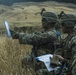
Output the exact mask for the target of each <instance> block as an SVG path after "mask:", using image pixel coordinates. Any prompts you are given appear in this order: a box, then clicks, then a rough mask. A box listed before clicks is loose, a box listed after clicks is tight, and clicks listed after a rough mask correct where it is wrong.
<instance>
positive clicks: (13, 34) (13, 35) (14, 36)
mask: <svg viewBox="0 0 76 75" xmlns="http://www.w3.org/2000/svg"><path fill="white" fill-rule="evenodd" d="M10 32H11V36H12V38H13V39H19V33H17V32H15V31H13V30H11V29H10Z"/></svg>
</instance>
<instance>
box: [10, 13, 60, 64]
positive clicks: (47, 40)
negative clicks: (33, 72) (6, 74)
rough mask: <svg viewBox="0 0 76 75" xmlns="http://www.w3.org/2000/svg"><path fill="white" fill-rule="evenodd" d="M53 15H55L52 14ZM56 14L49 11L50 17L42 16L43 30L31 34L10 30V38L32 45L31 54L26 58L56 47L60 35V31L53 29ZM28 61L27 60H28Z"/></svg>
mask: <svg viewBox="0 0 76 75" xmlns="http://www.w3.org/2000/svg"><path fill="white" fill-rule="evenodd" d="M53 15H55V17H54V16H53ZM57 22H58V21H57V16H56V14H55V13H52V14H51V13H50V17H45V16H42V27H43V28H44V31H43V32H36V33H31V34H19V33H17V32H14V31H12V30H10V31H11V35H12V38H14V39H19V43H20V44H30V45H33V48H32V52H31V56H28V60H29V59H30V60H31V59H33V56H35V57H36V56H39V55H43V54H46V53H53V52H54V50H55V49H56V44H54V43H55V41H57V40H58V37H60V33H59V32H58V31H57V30H55V25H56V23H57ZM25 62H26V60H25V59H23V60H22V64H25ZM28 62H29V61H28Z"/></svg>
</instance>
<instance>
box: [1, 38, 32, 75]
mask: <svg viewBox="0 0 76 75" xmlns="http://www.w3.org/2000/svg"><path fill="white" fill-rule="evenodd" d="M30 48H31V47H30V46H28V45H20V44H19V42H18V40H12V39H11V38H7V37H0V75H23V74H22V67H21V59H22V58H23V57H24V56H25V55H27V54H28V53H29V52H30Z"/></svg>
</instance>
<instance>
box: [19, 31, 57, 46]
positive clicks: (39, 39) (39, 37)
mask: <svg viewBox="0 0 76 75" xmlns="http://www.w3.org/2000/svg"><path fill="white" fill-rule="evenodd" d="M50 40H56V32H55V31H49V32H44V33H41V32H39V33H32V34H20V35H19V43H20V44H31V45H36V44H43V43H46V42H49V41H50Z"/></svg>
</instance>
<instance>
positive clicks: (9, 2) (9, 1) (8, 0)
mask: <svg viewBox="0 0 76 75" xmlns="http://www.w3.org/2000/svg"><path fill="white" fill-rule="evenodd" d="M30 1H33V2H43V1H58V2H69V3H76V0H0V4H4V5H12V4H13V3H15V2H30Z"/></svg>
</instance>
